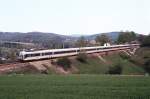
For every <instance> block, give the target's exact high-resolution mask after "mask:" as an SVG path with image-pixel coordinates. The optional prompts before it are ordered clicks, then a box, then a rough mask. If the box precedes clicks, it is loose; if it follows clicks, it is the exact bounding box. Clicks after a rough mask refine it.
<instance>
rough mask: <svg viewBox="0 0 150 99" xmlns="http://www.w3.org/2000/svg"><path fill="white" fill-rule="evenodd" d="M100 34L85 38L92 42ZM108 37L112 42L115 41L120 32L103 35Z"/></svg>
mask: <svg viewBox="0 0 150 99" xmlns="http://www.w3.org/2000/svg"><path fill="white" fill-rule="evenodd" d="M100 34H102V33H97V34H94V35H89V36H85V37H86V38H87V39H89V40H94V39H95V38H96V36H98V35H100ZM105 34H106V35H107V36H108V37H110V38H111V39H112V40H113V41H115V40H117V38H118V36H119V34H120V32H107V33H105Z"/></svg>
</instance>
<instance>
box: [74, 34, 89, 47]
mask: <svg viewBox="0 0 150 99" xmlns="http://www.w3.org/2000/svg"><path fill="white" fill-rule="evenodd" d="M86 45H87V42H86V40H85V38H84V36H81V37H80V38H79V39H78V40H77V42H76V46H77V47H85V46H86Z"/></svg>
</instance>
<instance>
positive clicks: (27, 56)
mask: <svg viewBox="0 0 150 99" xmlns="http://www.w3.org/2000/svg"><path fill="white" fill-rule="evenodd" d="M131 46H139V45H137V44H125V45H111V46H95V47H81V48H65V49H51V50H38V51H21V52H20V53H19V59H20V60H21V61H31V60H40V59H49V58H57V57H64V56H73V55H77V54H78V53H80V52H82V51H84V52H85V53H88V54H90V53H97V52H102V51H111V50H118V49H128V48H130V47H131Z"/></svg>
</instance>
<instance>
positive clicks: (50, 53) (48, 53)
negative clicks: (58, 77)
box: [42, 52, 52, 56]
mask: <svg viewBox="0 0 150 99" xmlns="http://www.w3.org/2000/svg"><path fill="white" fill-rule="evenodd" d="M43 54H44V55H52V52H47V53H42V55H43ZM44 55H43V56H44Z"/></svg>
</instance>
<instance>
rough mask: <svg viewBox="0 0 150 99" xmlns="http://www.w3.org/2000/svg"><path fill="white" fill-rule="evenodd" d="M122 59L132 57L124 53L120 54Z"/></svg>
mask: <svg viewBox="0 0 150 99" xmlns="http://www.w3.org/2000/svg"><path fill="white" fill-rule="evenodd" d="M119 55H120V57H121V58H123V59H129V58H130V56H128V55H126V54H124V53H119Z"/></svg>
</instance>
